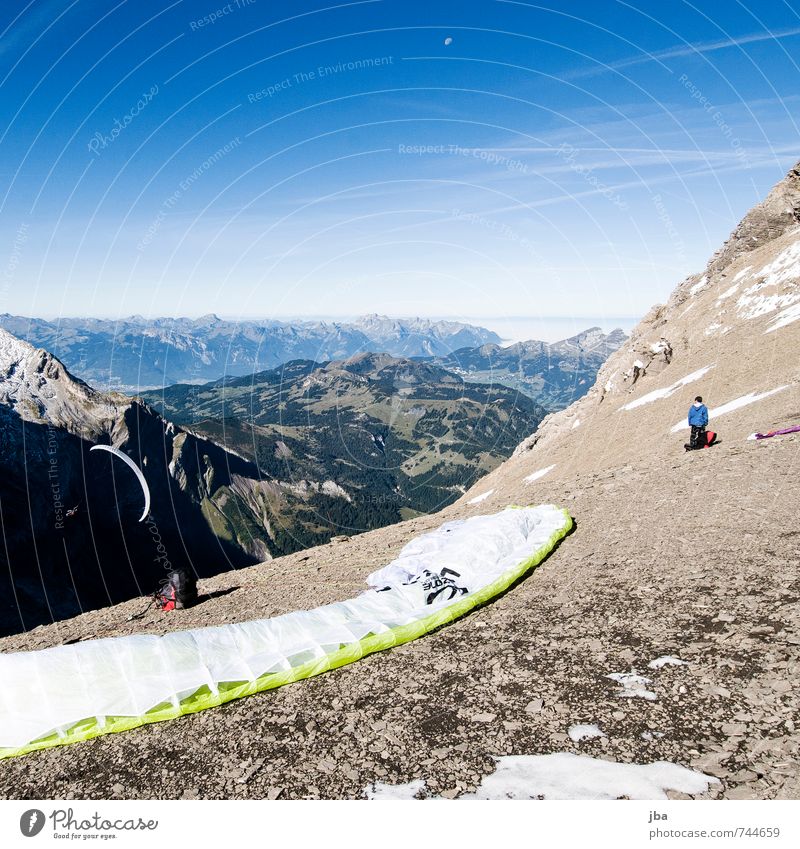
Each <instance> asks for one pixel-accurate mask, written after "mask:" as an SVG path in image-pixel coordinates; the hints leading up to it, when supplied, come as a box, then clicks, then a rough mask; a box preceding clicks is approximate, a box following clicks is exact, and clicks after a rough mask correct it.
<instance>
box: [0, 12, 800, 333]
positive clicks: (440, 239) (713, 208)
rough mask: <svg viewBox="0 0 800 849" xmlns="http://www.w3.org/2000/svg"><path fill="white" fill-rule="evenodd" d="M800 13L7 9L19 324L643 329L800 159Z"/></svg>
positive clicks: (0, 238)
mask: <svg viewBox="0 0 800 849" xmlns="http://www.w3.org/2000/svg"><path fill="white" fill-rule="evenodd" d="M799 12H800V10H799V9H798V4H797V3H793V2H782V1H781V0H766V2H765V0H759V2H755V0H747V2H741V3H740V2H735V0H732V2H729V3H719V2H699V3H697V2H696V3H694V4H689V3H683V2H679V0H675V2H669V3H664V2H642V0H632V2H630V3H622V2H614V0H606V2H585V3H584V2H560V3H551V4H550V5H535V4H533V3H528V2H495V1H494V0H485V1H484V2H465V1H464V0H460V2H437V0H425V2H417V0H366V2H353V3H341V4H338V5H337V4H336V2H335V0H330V3H329V4H325V3H315V2H281V3H276V2H266V0H250V2H247V0H231V2H230V3H228V4H227V5H226V4H225V3H224V2H223V0H216V2H205V0H197V2H188V0H184V1H183V2H180V0H178V2H170V0H161V1H160V2H151V0H135V2H134V0H127V2H125V0H74V2H71V0H33V2H18V0H4V2H3V4H2V9H1V10H0V32H1V33H2V38H0V101H1V102H0V128H1V129H0V203H1V204H2V215H0V271H2V273H1V274H0V312H14V313H19V314H28V315H30V314H33V315H43V316H48V317H50V316H56V315H102V316H111V317H115V316H119V315H127V314H131V313H143V314H145V315H192V316H194V315H200V314H202V313H206V312H217V313H219V314H221V315H225V316H234V317H235V316H286V315H295V316H296V315H317V316H318V315H352V314H355V313H362V312H373V311H374V312H381V313H389V314H395V315H433V316H443V315H453V316H471V317H477V318H484V317H491V316H519V315H538V316H603V315H613V316H617V315H639V314H642V313H644V312H645V311H646V310H647V308H648V307H649V306H650V305H651V304H652V303H654V302H656V301H659V300H663V299H664V298H665V297H666V295H667V294H668V292H669V291H670V290H671V289H672V288H673V287H674V286H675V284H676V283H677V282H678V281H679V280H680V279H681V278H682V277H683V276H685V275H686V274H688V273H690V272H693V271H696V270H699V269H701V268H702V266H703V265H704V264H705V261H706V260H707V258H708V256H709V254H710V253H711V252H712V251H713V250H715V249H716V248H717V247H718V246H719V244H720V243H721V241H722V240H723V239H724V238H725V237H726V236H727V235H728V233H729V232H730V230H731V229H732V228H733V226H734V225H735V224H736V222H737V221H738V219H739V218H740V217H741V216H742V215H743V214H744V212H746V210H747V209H749V208H750V207H751V206H752V205H753V204H754V203H755V202H756V201H758V200H759V199H760V198H761V197H763V195H764V194H765V193H766V192H767V191H768V190H769V188H770V187H771V186H772V184H773V183H774V182H776V181H777V180H778V179H780V177H781V176H782V175H783V174H784V172H785V171H786V170H787V169H788V167H790V166H791V165H792V164H793V163H794V162H795V161H796V160H797V159H798V158H800V143H798V142H799V141H800V140H799V139H798V124H797V120H796V119H797V116H800V109H799V108H798V106H800V94H798V92H800V69H799V68H798V60H799V59H800V13H799Z"/></svg>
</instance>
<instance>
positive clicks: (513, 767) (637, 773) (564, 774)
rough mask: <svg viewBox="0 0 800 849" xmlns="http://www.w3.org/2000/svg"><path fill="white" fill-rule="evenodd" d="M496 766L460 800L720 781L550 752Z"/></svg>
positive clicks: (653, 789)
mask: <svg viewBox="0 0 800 849" xmlns="http://www.w3.org/2000/svg"><path fill="white" fill-rule="evenodd" d="M495 760H496V762H497V769H496V770H495V772H493V773H492V774H491V775H488V776H486V778H484V779H483V781H482V782H481V784H480V786H479V787H478V789H477V791H476V792H475V793H465V794H463V795H462V796H459V797H458V798H459V799H466V800H470V799H570V800H587V799H622V798H628V799H641V800H646V799H658V800H664V799H667V794H666V791H667V790H676V791H678V792H679V793H686V794H689V795H697V794H698V793H705V792H706V791H707V790H708V788H709V786H710V785H712V784H718V783H719V779H718V778H714V776H712V775H705V774H704V773H702V772H697V771H696V770H693V769H688V768H687V767H685V766H681V765H680V764H674V763H669V762H668V761H654V762H653V763H649V764H626V763H617V762H615V761H604V760H600V759H599V758H590V757H589V756H588V755H574V754H572V753H571V752H553V753H552V754H550V755H508V756H506V757H500V758H496V759H495ZM422 787H424V782H422V781H420V780H419V779H418V780H416V781H411V782H409V783H407V784H398V785H395V786H393V787H392V786H391V785H386V784H375V785H373V787H372V788H368V789H367V790H365V794H366V796H367V798H369V799H413V798H414V797H415V796H416V794H417V793H419V791H420V789H422Z"/></svg>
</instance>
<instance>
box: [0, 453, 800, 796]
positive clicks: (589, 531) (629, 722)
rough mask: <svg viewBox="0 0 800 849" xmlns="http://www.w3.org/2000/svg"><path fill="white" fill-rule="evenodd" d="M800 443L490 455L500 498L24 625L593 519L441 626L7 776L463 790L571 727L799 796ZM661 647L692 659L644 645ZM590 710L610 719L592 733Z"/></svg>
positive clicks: (260, 611)
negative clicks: (554, 467)
mask: <svg viewBox="0 0 800 849" xmlns="http://www.w3.org/2000/svg"><path fill="white" fill-rule="evenodd" d="M798 447H800V439H799V438H798V436H789V437H784V438H782V439H773V440H769V441H768V442H764V443H754V442H744V441H741V440H737V441H735V442H731V443H730V444H723V445H720V446H719V447H717V448H715V449H712V450H708V451H702V452H696V453H691V454H683V453H682V452H680V453H679V451H678V450H675V448H676V446H674V445H672V446H667V447H665V450H664V452H663V456H661V457H659V458H658V462H655V463H650V462H645V461H644V460H642V461H639V462H633V463H628V464H625V465H619V466H612V467H610V468H602V469H595V470H588V471H586V472H584V473H582V474H569V475H567V476H565V477H562V478H555V477H554V478H553V480H552V481H551V480H549V479H548V478H549V477H550V476H546V477H545V478H543V479H542V480H539V481H537V482H536V483H535V484H528V485H526V484H523V483H522V481H521V473H522V472H523V471H526V472H528V473H529V472H530V471H532V470H533V468H536V466H535V464H534V466H531V465H530V462H531V461H530V459H529V458H526V457H522V458H515V459H514V460H513V461H510V462H509V463H508V464H506V466H504V467H502V469H501V470H500V472H499V473H495V475H494V476H493V483H492V484H489V485H494V486H496V487H497V494H496V495H495V496H493V498H492V500H491V503H486V502H484V503H482V504H480V505H475V506H474V507H469V506H467V505H466V504H465V502H464V501H463V500H462V502H460V503H459V504H457V505H455V506H453V507H451V508H449V509H448V510H446V511H444V513H441V514H439V515H436V516H429V517H424V518H420V519H415V520H413V521H410V522H405V523H403V524H401V525H397V526H393V527H391V528H385V529H382V530H379V531H374V532H371V533H368V534H364V535H361V536H359V537H354V538H352V539H351V540H349V541H346V542H337V543H331V544H329V545H327V546H324V547H321V548H318V549H313V550H309V551H306V552H303V553H301V554H298V555H292V556H291V557H286V558H282V559H280V560H276V561H272V562H270V563H266V564H263V565H260V566H255V567H252V568H250V569H246V570H242V571H239V572H235V573H227V574H225V575H221V576H218V577H216V578H214V579H211V580H208V581H206V582H204V584H203V586H202V589H204V590H205V591H206V592H208V593H211V594H212V597H210V598H206V599H205V600H204V601H203V602H202V603H201V604H200V605H198V606H197V607H196V608H194V609H191V610H187V611H179V612H174V613H168V614H164V613H160V612H156V611H154V610H152V611H149V612H148V613H147V614H146V615H145V616H144V618H143V619H140V620H135V621H127V617H129V616H130V615H132V614H135V613H138V612H139V611H140V610H141V608H142V602H141V600H139V601H132V602H128V603H126V604H123V605H119V606H117V607H114V608H108V609H105V610H100V611H94V612H90V613H86V614H84V615H83V616H80V617H77V618H75V619H73V620H69V621H66V622H62V623H59V624H57V625H51V626H47V627H41V628H38V629H36V630H35V631H32V632H30V633H28V634H27V635H18V636H14V637H8V638H6V639H4V640H2V641H0V649H2V650H4V651H10V650H21V649H31V648H40V647H44V646H49V645H57V644H59V643H61V642H65V641H69V640H76V639H89V638H92V637H98V636H109V635H114V634H124V633H144V632H146V633H163V632H165V631H167V630H173V629H178V628H186V627H197V626H202V625H208V624H216V623H220V622H226V621H239V620H246V619H249V618H253V617H256V616H271V615H275V614H278V613H283V612H287V611H290V610H294V609H297V608H302V607H314V606H316V605H318V604H323V603H325V602H329V601H333V600H337V599H342V598H346V597H348V596H349V595H351V594H353V593H355V592H357V591H359V590H361V589H362V588H363V578H364V576H365V575H366V574H367V573H368V572H369V571H370V570H372V569H373V568H374V567H375V566H376V564H380V563H384V562H386V561H387V560H388V559H390V558H391V557H392V556H393V555H394V553H395V552H397V551H398V550H399V548H400V547H401V546H402V545H403V544H404V543H405V542H406V541H407V540H408V539H409V538H410V537H412V536H413V535H415V534H418V533H420V532H423V531H424V530H426V529H428V528H432V527H435V526H437V525H438V524H440V522H442V521H444V520H445V519H446V518H450V517H452V516H455V515H466V514H474V513H479V512H483V513H488V512H493V511H494V510H496V509H499V508H500V507H501V506H503V504H508V503H531V504H536V503H541V502H545V501H547V502H551V501H552V502H554V503H558V504H561V505H563V506H566V507H567V508H569V509H570V511H571V513H572V515H573V516H574V517H575V520H576V530H575V532H574V533H573V534H571V535H570V536H569V537H568V538H567V539H566V540H564V542H563V543H562V544H561V546H560V547H559V548H558V549H557V550H556V551H555V552H554V554H553V555H552V556H551V557H550V558H549V559H548V560H547V561H546V562H545V563H544V564H543V565H542V566H541V567H540V568H539V569H537V570H536V571H535V572H534V573H532V574H531V575H530V576H529V577H528V578H527V579H526V580H524V581H522V582H521V583H519V584H518V585H517V586H516V587H514V588H512V589H511V590H510V591H509V592H508V593H506V594H505V595H504V596H503V597H502V598H500V599H498V600H496V601H495V602H494V603H493V604H491V605H488V606H486V607H484V608H483V609H481V610H479V611H477V612H475V613H473V614H472V615H470V616H468V617H466V618H465V619H463V620H461V621H459V622H456V623H454V624H451V625H450V626H448V627H446V628H443V629H441V630H440V631H438V632H436V633H434V634H431V635H429V636H427V637H424V638H422V639H420V640H418V641H416V642H413V643H410V644H407V645H405V646H401V647H399V648H396V649H393V650H391V651H388V652H384V653H382V654H379V655H373V656H372V657H369V658H366V659H364V660H362V661H360V662H358V663H356V664H354V665H352V666H349V667H345V668H343V669H340V670H337V671H334V672H330V673H327V674H325V675H322V676H320V677H318V678H315V679H311V680H308V681H303V682H299V683H298V684H294V685H290V686H287V687H284V688H281V689H279V690H275V691H271V692H267V693H263V694H259V695H256V696H252V697H250V698H247V699H243V700H241V701H238V702H234V703H231V704H229V705H226V706H223V707H220V708H216V709H213V710H208V711H204V712H202V713H200V714H196V715H194V716H189V717H184V718H181V719H178V720H174V721H172V722H166V723H161V724H159V725H153V726H149V727H147V728H143V729H139V730H136V731H132V732H128V733H124V734H116V735H110V736H107V737H101V738H98V739H96V740H93V741H89V742H86V743H81V744H77V745H73V746H69V747H65V748H61V749H51V750H48V751H44V752H40V753H36V754H32V755H28V756H26V757H23V758H16V759H9V760H5V761H2V762H0V795H2V796H3V797H4V798H31V799H33V798H50V797H59V798H67V799H90V798H191V799H195V798H237V799H238V798H241V799H246V798H269V799H274V798H281V799H293V798H360V797H362V796H363V793H364V788H366V787H368V786H369V785H371V784H372V783H373V782H375V781H382V782H389V783H399V782H407V781H410V780H412V779H415V778H423V779H425V780H426V782H427V786H428V788H430V790H431V791H432V792H436V793H437V794H442V795H445V796H456V795H459V794H460V793H463V792H468V791H472V790H474V789H475V788H476V786H477V785H478V784H479V783H480V781H481V779H482V778H483V777H484V776H486V775H488V774H489V773H491V772H492V771H493V769H494V761H493V757H494V756H498V755H504V754H542V753H548V752H561V751H570V752H578V753H584V754H589V755H593V756H595V757H602V758H607V759H611V760H618V761H624V762H636V763H649V762H652V761H655V760H667V761H672V762H676V763H680V764H683V765H685V766H689V767H693V768H696V769H700V770H702V771H703V772H706V773H708V774H710V775H714V776H717V777H718V778H720V779H721V783H720V784H716V785H713V786H712V790H711V791H710V792H709V793H708V794H707V795H708V796H710V797H718V796H724V797H727V798H764V799H768V798H796V797H797V795H798V785H797V779H796V776H797V774H798V773H799V772H800V769H799V767H800V757H799V756H798V749H800V737H799V736H798V734H797V729H796V723H798V722H800V715H798V694H797V690H796V687H795V682H796V680H797V676H798V654H799V650H800V614H799V613H798V606H797V601H798V597H800V582H799V581H798V577H799V576H798V562H800V529H798V527H797V504H798V502H799V501H800V484H798V475H797V471H798V465H797V458H798V451H797V449H798ZM526 464H527V465H526ZM475 491H476V492H478V491H483V488H482V487H481V485H480V484H479V486H478V488H477V489H476V490H475ZM712 493H719V495H718V496H713V495H712ZM663 655H673V656H676V657H678V658H681V659H683V660H685V661H687V665H685V666H664V667H662V668H660V669H657V670H651V669H648V663H649V662H650V661H652V660H653V659H655V658H657V657H660V656H663ZM632 669H635V670H637V671H638V672H641V673H643V674H645V675H647V676H648V677H649V678H651V683H650V685H649V689H650V690H651V691H652V692H654V693H655V694H656V696H657V699H656V700H655V701H647V700H645V699H642V698H621V697H620V695H619V693H620V692H621V687H620V685H618V684H617V683H615V682H614V681H612V680H609V679H608V678H606V677H605V676H607V675H608V674H610V673H615V672H629V671H631V670H632ZM578 723H597V724H598V725H599V726H600V728H601V729H602V730H603V731H604V733H605V734H606V735H607V736H606V737H604V738H597V739H590V740H585V741H583V742H580V743H574V742H572V741H571V740H570V739H569V737H568V735H567V730H568V728H569V726H571V725H574V724H578ZM659 735H663V736H659ZM672 795H673V796H680V795H681V794H675V793H673V794H672Z"/></svg>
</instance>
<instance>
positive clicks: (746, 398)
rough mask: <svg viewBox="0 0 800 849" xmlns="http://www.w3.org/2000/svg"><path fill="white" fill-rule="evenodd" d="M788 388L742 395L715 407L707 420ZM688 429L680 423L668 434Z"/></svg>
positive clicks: (687, 426)
mask: <svg viewBox="0 0 800 849" xmlns="http://www.w3.org/2000/svg"><path fill="white" fill-rule="evenodd" d="M788 388H789V385H788V384H787V385H786V386H779V387H778V388H777V389H770V390H769V391H768V392H762V393H761V394H760V395H756V393H755V392H750V393H749V394H748V395H742V397H741V398H734V400H733V401H728V403H727V404H723V405H722V406H721V407H715V408H714V409H713V410H709V411H708V418H709V420H711V419H713V418H716V417H717V416H724V415H725V414H726V413H732V412H733V411H734V410H738V409H740V408H741V407H746V406H747V405H748V404H755V402H756V401H761V400H762V399H763V398H769V396H770V395H774V394H775V393H776V392H783V390H784V389H788ZM688 429H689V423H688V422H687V421H680V422H678V423H677V424H675V425H673V426H672V429H671V430H670V433H678V432H679V431H681V430H688Z"/></svg>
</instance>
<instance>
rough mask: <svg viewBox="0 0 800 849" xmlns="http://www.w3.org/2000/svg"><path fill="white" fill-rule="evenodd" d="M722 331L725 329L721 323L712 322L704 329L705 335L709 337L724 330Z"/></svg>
mask: <svg viewBox="0 0 800 849" xmlns="http://www.w3.org/2000/svg"><path fill="white" fill-rule="evenodd" d="M724 329H725V327H724V325H723V324H722V322H721V321H712V322H711V324H709V325H708V327H706V332H705V335H706V336H711V335H712V334H714V333H716V332H717V331H718V330H724Z"/></svg>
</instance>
